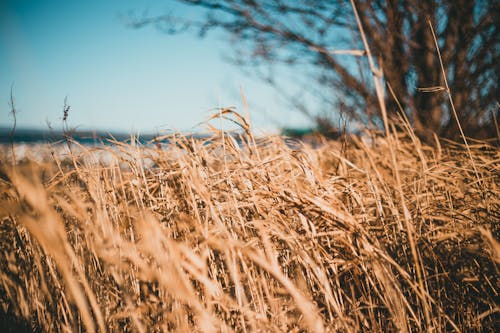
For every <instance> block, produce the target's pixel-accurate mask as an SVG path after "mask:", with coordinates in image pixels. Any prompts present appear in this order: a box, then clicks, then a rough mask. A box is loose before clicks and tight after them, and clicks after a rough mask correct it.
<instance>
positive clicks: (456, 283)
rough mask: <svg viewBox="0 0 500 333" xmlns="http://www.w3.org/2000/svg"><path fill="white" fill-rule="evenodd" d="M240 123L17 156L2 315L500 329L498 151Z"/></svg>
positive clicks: (120, 326)
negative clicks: (238, 127)
mask: <svg viewBox="0 0 500 333" xmlns="http://www.w3.org/2000/svg"><path fill="white" fill-rule="evenodd" d="M229 113H230V112H227V116H230V114H229ZM232 116H234V117H236V118H235V119H236V120H237V121H238V122H240V123H241V124H243V127H244V128H245V129H246V131H245V134H244V135H242V136H241V137H240V138H239V139H238V140H236V139H235V138H234V137H233V136H228V135H223V133H220V134H219V135H218V136H217V137H214V138H212V139H210V140H195V139H187V138H183V137H182V136H178V135H177V136H170V137H168V140H170V143H168V144H162V146H161V147H160V145H156V146H155V147H154V148H151V147H145V146H140V145H137V144H135V143H134V142H132V143H131V144H125V143H119V142H115V143H114V145H113V146H112V147H109V146H108V147H105V146H102V147H96V148H86V147H75V146H73V147H74V148H75V149H73V153H72V155H71V156H69V157H68V158H65V159H62V158H60V157H58V156H57V155H54V156H53V157H52V158H51V157H49V156H48V157H47V160H46V162H44V163H38V162H35V161H33V160H26V161H23V162H20V163H18V164H17V165H15V166H13V165H11V164H8V165H7V164H4V165H3V167H2V169H3V174H2V177H1V180H0V219H1V224H0V239H1V244H2V245H1V252H0V253H1V254H0V266H1V273H0V306H1V311H2V312H3V314H4V315H8V316H10V318H12V320H14V318H16V320H23V321H24V322H26V323H28V325H31V327H32V329H37V330H41V331H57V332H62V331H79V330H81V329H84V330H85V331H87V332H94V331H100V332H105V331H110V332H122V331H134V332H135V331H137V332H149V331H192V332H198V331H203V332H211V331H212V332H216V331H221V332H231V331H238V332H256V331H261V332H284V331H304V330H308V331H311V332H322V331H326V332H337V331H339V332H359V331H373V332H386V331H401V332H410V331H411V332H433V331H435V332H444V331H467V332H469V331H476V332H484V331H491V332H493V331H495V324H496V323H498V320H499V314H500V307H499V291H500V274H499V271H498V269H499V264H500V245H499V243H498V241H497V240H498V239H499V238H500V227H499V225H500V224H499V222H500V215H499V211H500V207H499V206H500V200H499V197H500V193H499V192H500V190H499V183H500V173H499V167H500V164H499V160H500V153H499V150H498V148H497V147H495V146H493V145H490V144H488V143H487V142H474V143H471V144H470V147H469V148H470V154H469V152H467V150H466V149H464V147H463V146H461V145H459V144H454V143H446V144H442V145H441V144H439V143H438V142H436V144H435V145H434V146H425V145H422V144H420V142H419V141H418V139H416V137H415V136H414V135H413V134H412V132H411V131H408V132H406V133H396V132H392V133H391V134H390V135H391V137H390V139H389V138H387V137H384V138H382V137H377V136H375V135H372V136H371V137H369V138H368V137H367V138H365V139H364V140H362V139H360V138H356V137H353V138H352V139H351V140H349V141H345V142H343V143H339V142H330V141H328V142H322V143H321V144H319V145H317V146H316V147H314V148H313V147H311V146H309V145H306V144H303V143H300V142H296V141H287V140H283V139H282V138H271V137H268V138H264V139H260V140H256V139H254V137H253V136H252V135H251V133H250V131H248V127H247V126H246V125H245V120H244V119H241V118H239V117H238V116H237V115H235V114H233V115H232ZM74 145H75V144H74ZM76 148H78V149H76ZM103 151H105V152H106V154H108V155H109V156H108V158H107V159H106V161H104V160H103V159H102V158H100V157H96V156H99V155H98V154H102V152H103ZM391 155H392V156H394V159H395V161H396V162H397V163H396V164H394V163H392V162H391V159H390V158H389V156H391ZM2 160H4V161H5V160H7V159H6V158H5V156H4V157H3V158H2Z"/></svg>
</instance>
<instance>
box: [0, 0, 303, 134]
mask: <svg viewBox="0 0 500 333" xmlns="http://www.w3.org/2000/svg"><path fill="white" fill-rule="evenodd" d="M162 14H164V15H176V16H180V17H184V18H194V19H196V18H201V16H202V15H203V12H201V11H199V10H198V9H197V8H192V7H189V6H185V5H182V4H179V3H177V2H175V1H170V0H167V1H165V0H146V1H134V0H125V1H122V0H110V1H97V0H89V1H64V0H48V1H31V0H2V1H0V103H1V104H0V112H1V116H0V127H3V128H8V127H10V126H11V125H12V120H13V119H12V117H11V116H9V111H10V105H9V102H10V92H11V87H12V92H13V97H14V102H15V106H16V108H17V110H18V113H17V126H18V128H37V129H44V128H45V129H46V128H47V126H48V123H50V125H51V126H52V127H53V128H54V129H55V130H59V129H61V126H62V118H63V107H64V99H65V98H66V97H67V104H68V105H69V106H70V111H69V116H68V122H69V124H70V126H72V127H77V128H78V129H90V130H93V129H95V130H104V131H119V132H129V131H132V130H133V131H139V132H143V133H144V132H147V133H151V132H158V131H159V132H162V131H167V130H179V131H204V127H203V126H202V127H199V126H197V125H198V124H199V123H200V122H203V121H204V120H205V119H207V118H208V117H209V116H210V115H211V114H213V112H214V111H213V109H214V108H217V107H228V106H235V107H236V108H237V110H239V111H241V112H244V108H243V105H242V98H241V95H240V88H241V90H242V91H243V93H244V94H245V96H246V99H247V100H248V103H249V106H250V112H251V115H252V122H253V123H254V126H255V127H257V128H259V129H261V130H262V131H265V132H271V133H272V132H276V131H277V130H278V128H280V127H283V126H304V124H307V119H304V117H303V116H301V114H300V113H294V112H288V109H287V107H286V105H285V104H284V103H283V101H281V100H280V99H281V97H280V96H278V95H277V93H276V92H275V91H273V90H272V89H269V87H267V86H265V85H264V84H262V82H260V81H259V80H257V79H256V78H255V77H252V76H251V75H246V74H245V73H243V72H242V71H241V70H239V69H238V68H237V66H235V65H234V64H231V63H229V62H227V61H225V60H224V54H225V53H228V52H230V50H229V48H230V47H231V46H230V45H229V44H228V43H227V42H225V40H223V37H222V36H221V34H211V35H209V36H207V37H206V38H200V37H199V36H198V35H197V34H192V33H182V34H177V35H168V34H166V33H165V32H164V31H162V30H161V29H159V28H158V27H155V26H148V27H144V28H142V29H136V28H134V27H131V26H130V22H131V20H132V19H133V18H138V17H143V16H151V15H162Z"/></svg>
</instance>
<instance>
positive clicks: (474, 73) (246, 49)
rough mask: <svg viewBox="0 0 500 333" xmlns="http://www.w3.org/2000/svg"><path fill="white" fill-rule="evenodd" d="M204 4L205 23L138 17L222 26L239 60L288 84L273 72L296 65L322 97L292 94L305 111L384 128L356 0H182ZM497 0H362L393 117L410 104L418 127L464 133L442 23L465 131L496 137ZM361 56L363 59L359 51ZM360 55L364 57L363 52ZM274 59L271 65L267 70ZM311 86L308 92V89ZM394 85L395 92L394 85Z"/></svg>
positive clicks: (173, 28)
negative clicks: (339, 114)
mask: <svg viewBox="0 0 500 333" xmlns="http://www.w3.org/2000/svg"><path fill="white" fill-rule="evenodd" d="M178 1H179V2H182V3H185V4H188V5H192V6H197V7H199V8H200V9H204V10H205V14H206V16H205V17H204V19H203V20H202V21H200V22H194V21H187V20H182V19H181V18H178V17H177V18H174V17H172V16H171V15H165V16H158V17H148V18H146V19H141V20H136V21H135V23H136V26H141V25H143V24H150V23H156V24H158V25H159V26H160V27H162V28H163V29H165V31H166V32H168V33H178V32H180V31H183V30H185V29H188V28H194V29H197V31H198V33H199V34H200V35H201V36H204V35H205V34H206V33H207V32H209V31H210V30H213V29H215V28H221V29H222V31H224V32H227V33H228V34H229V36H230V41H231V46H232V48H233V50H234V54H233V55H232V57H231V59H232V60H233V61H234V62H235V63H236V64H238V65H241V66H245V67H246V68H253V69H255V70H256V71H260V73H261V74H262V69H263V68H269V69H270V71H269V72H267V73H265V74H264V75H261V76H262V77H263V78H264V79H265V80H266V81H267V82H268V83H270V84H273V85H274V86H275V87H276V88H278V89H280V87H281V86H282V85H281V84H279V82H280V81H279V79H280V78H277V77H274V76H272V75H271V73H272V69H273V68H276V67H280V66H283V65H285V66H289V67H291V68H294V70H293V71H290V73H295V74H296V75H297V78H296V80H295V81H294V82H299V83H300V84H301V86H302V87H306V88H307V91H308V92H310V93H311V92H312V94H311V95H310V96H314V97H315V98H320V101H321V103H309V102H308V101H310V100H311V99H310V98H301V97H298V96H301V95H296V94H293V93H292V94H291V95H290V98H291V100H292V101H293V102H294V103H295V105H296V106H297V107H298V108H299V110H300V111H302V112H303V113H304V114H306V115H308V116H309V117H311V118H312V119H314V120H315V121H316V122H317V123H319V124H323V125H324V124H325V123H327V122H325V117H324V116H322V115H324V112H320V110H318V109H317V106H318V105H323V106H326V107H328V108H329V110H330V111H338V110H339V108H340V107H339V105H340V104H341V105H342V108H343V111H344V112H346V111H348V113H349V114H350V116H351V117H352V118H354V119H355V120H358V121H362V122H364V123H368V122H369V123H372V124H375V125H380V115H379V112H378V111H377V104H376V98H375V96H374V89H373V87H372V84H371V83H370V80H369V79H368V78H369V76H368V75H367V72H366V70H367V59H366V57H364V53H363V51H362V50H363V45H362V43H361V40H360V38H359V31H358V29H357V28H356V25H355V21H354V19H353V12H352V8H351V6H350V4H349V1H331V0H325V1H320V0H310V1H305V0H303V1H297V0H266V1H264V0H262V1H259V0H178ZM499 3H500V2H499V1H496V0H491V1H488V0H399V1H398V0H358V1H356V6H357V8H358V11H359V15H360V19H361V22H362V25H363V27H364V30H365V34H366V36H367V38H368V42H369V44H370V45H371V48H372V53H373V55H374V56H375V57H376V58H377V61H378V63H379V65H380V66H381V67H382V69H383V71H384V79H385V83H386V85H387V86H388V87H390V88H391V90H392V91H393V92H394V94H393V95H392V94H387V100H386V104H387V106H388V113H389V116H391V115H392V116H395V115H396V114H397V112H399V111H400V110H401V109H402V110H404V112H405V114H406V116H407V117H408V118H409V119H410V121H411V122H412V124H413V126H414V128H415V129H416V131H417V133H419V135H420V136H421V137H423V138H429V137H430V136H431V135H432V133H437V134H439V135H441V136H444V137H449V138H454V139H456V138H457V137H458V135H459V134H458V130H457V127H456V122H455V120H454V119H453V117H452V116H451V114H450V108H449V105H448V104H447V103H446V101H447V100H446V99H445V98H444V97H445V95H444V92H443V82H442V81H443V78H442V75H441V70H440V67H439V66H440V65H439V60H438V58H437V56H436V47H435V43H434V40H433V37H432V33H431V31H430V29H429V25H428V21H430V22H431V23H432V25H433V26H434V27H436V33H437V38H438V43H439V46H440V49H441V52H442V59H443V63H444V66H445V72H446V76H447V79H448V84H449V87H450V92H451V94H452V95H453V98H454V103H455V108H456V110H457V112H458V116H459V119H460V120H461V123H462V126H463V128H464V131H465V134H466V135H468V136H474V137H486V136H493V135H495V133H496V132H495V122H494V121H493V119H497V118H500V115H499V108H498V100H497V98H498V96H499V89H498V81H499V65H498V64H499V49H500V43H499V34H498V22H500V17H499V14H500V5H499ZM353 56H354V57H353ZM355 56H358V57H355ZM264 66H267V67H264ZM303 91H305V90H303ZM389 91H390V90H389Z"/></svg>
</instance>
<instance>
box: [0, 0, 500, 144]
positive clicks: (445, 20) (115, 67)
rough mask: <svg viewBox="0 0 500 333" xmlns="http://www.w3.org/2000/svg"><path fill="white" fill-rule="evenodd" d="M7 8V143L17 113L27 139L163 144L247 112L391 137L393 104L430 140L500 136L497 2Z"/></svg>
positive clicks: (256, 119)
mask: <svg viewBox="0 0 500 333" xmlns="http://www.w3.org/2000/svg"><path fill="white" fill-rule="evenodd" d="M0 3H1V5H0V73H1V74H0V103H1V104H0V107H1V108H2V109H1V110H2V113H1V114H2V116H1V118H0V127H2V128H4V132H5V129H8V127H9V126H11V124H12V122H13V117H12V112H10V111H12V110H13V109H14V110H15V111H16V114H17V126H18V127H19V128H31V129H33V128H47V127H52V128H54V129H58V128H61V127H62V122H63V120H64V119H66V120H67V123H66V124H65V126H66V127H67V128H77V129H80V130H83V129H86V130H101V131H120V132H130V131H135V132H141V133H155V132H156V133H161V132H164V131H170V130H175V131H185V132H186V131H187V132H193V131H195V132H200V131H201V132H203V131H204V130H205V129H204V128H203V127H199V126H198V124H200V123H202V122H203V121H205V120H206V119H208V118H209V117H210V116H211V115H212V114H214V112H215V110H216V109H217V108H222V107H235V110H236V111H238V112H240V113H241V114H247V113H249V114H250V115H251V118H252V124H253V127H254V129H259V130H260V131H262V132H264V133H276V132H281V133H285V134H289V135H294V136H295V135H298V136H300V135H302V134H304V133H309V132H311V131H318V132H321V133H323V134H327V135H330V136H331V137H334V138H335V137H338V134H339V133H341V132H342V131H343V129H347V131H351V132H359V131H361V130H363V129H364V128H372V129H382V128H383V126H384V125H383V121H382V117H381V114H382V113H381V105H380V101H382V102H383V103H382V104H384V105H385V108H386V109H387V115H388V118H389V119H390V120H392V121H393V122H394V123H395V124H396V125H397V126H401V127H405V125H403V124H402V122H403V121H407V122H409V123H410V124H411V126H412V127H413V128H414V129H415V131H416V133H417V135H418V136H419V137H420V138H421V139H423V140H424V141H427V142H433V141H434V135H435V134H437V135H438V136H440V137H444V138H449V139H453V140H460V138H461V129H460V127H459V126H458V122H457V120H459V121H460V124H461V127H462V129H463V132H464V133H465V135H466V136H472V137H477V138H492V137H496V138H497V139H498V138H500V130H499V126H498V120H499V119H500V107H499V105H500V104H499V103H498V96H499V95H500V91H499V88H498V87H499V86H498V82H499V81H500V79H499V73H500V66H498V64H499V63H500V37H499V36H500V34H499V33H498V26H499V24H498V22H500V2H498V1H495V0H406V1H379V0H374V1H369V0H357V1H348V0H339V1H326V0H313V1H292V0H271V1H257V0H255V1H248V0H217V1H216V0H145V1H138V0H136V1H134V0H122V1H118V0H109V1H96V0H89V1H85V2H81V1H63V0H48V1H43V2H42V1H29V0H17V1H15V0H3V1H2V2H0ZM363 37H364V38H363ZM365 42H366V43H365ZM367 45H368V46H369V48H370V49H371V54H372V57H371V58H370V59H371V60H373V63H374V64H375V65H373V64H370V63H369V61H368V57H367V55H368V53H367V51H366V50H367ZM438 51H440V53H439V52H438ZM377 80H380V84H381V86H382V89H383V90H384V91H385V92H383V93H382V94H383V96H382V97H381V98H380V99H379V98H378V97H379V96H377V94H376V93H375V89H374V82H375V81H377ZM242 93H243V94H244V95H245V97H246V100H247V101H248V104H249V108H248V110H247V109H246V108H245V106H244V104H245V103H244V102H243V101H244V99H243V97H242ZM450 96H451V97H452V98H451V99H450ZM13 106H14V107H13ZM64 110H66V116H67V117H65V113H64ZM9 112H10V118H9ZM218 126H226V125H222V124H218Z"/></svg>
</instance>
